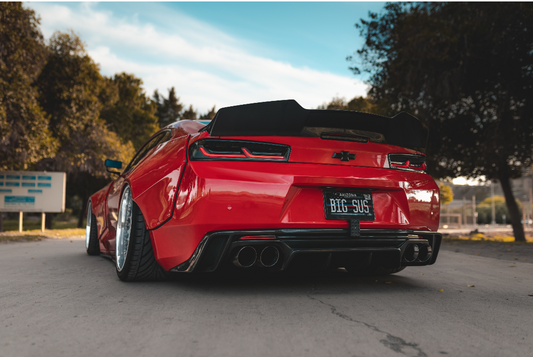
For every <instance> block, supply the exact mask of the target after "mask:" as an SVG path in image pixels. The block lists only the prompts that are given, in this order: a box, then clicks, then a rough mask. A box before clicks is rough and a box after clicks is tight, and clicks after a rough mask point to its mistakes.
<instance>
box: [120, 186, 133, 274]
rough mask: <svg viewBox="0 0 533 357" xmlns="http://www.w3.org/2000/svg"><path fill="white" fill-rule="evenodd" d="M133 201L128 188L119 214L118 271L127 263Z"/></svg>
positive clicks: (123, 195)
mask: <svg viewBox="0 0 533 357" xmlns="http://www.w3.org/2000/svg"><path fill="white" fill-rule="evenodd" d="M132 213H133V200H132V199H131V190H130V188H129V186H126V188H125V189H124V192H123V194H122V200H121V202H120V209H119V212H118V223H117V236H116V260H117V269H118V270H119V271H121V270H122V269H123V268H124V264H125V262H126V256H127V253H128V247H129V243H130V233H131V228H132Z"/></svg>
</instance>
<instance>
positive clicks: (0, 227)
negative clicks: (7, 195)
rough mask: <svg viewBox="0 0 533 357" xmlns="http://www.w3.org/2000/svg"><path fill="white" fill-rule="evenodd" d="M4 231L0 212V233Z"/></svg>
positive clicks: (2, 214)
mask: <svg viewBox="0 0 533 357" xmlns="http://www.w3.org/2000/svg"><path fill="white" fill-rule="evenodd" d="M3 231H4V212H0V232H3Z"/></svg>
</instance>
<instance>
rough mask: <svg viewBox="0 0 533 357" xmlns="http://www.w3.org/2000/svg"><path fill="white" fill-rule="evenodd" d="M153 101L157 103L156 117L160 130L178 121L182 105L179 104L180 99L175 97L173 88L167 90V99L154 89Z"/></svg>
mask: <svg viewBox="0 0 533 357" xmlns="http://www.w3.org/2000/svg"><path fill="white" fill-rule="evenodd" d="M153 100H154V102H155V103H157V111H156V116H157V118H158V122H159V127H160V128H163V127H165V126H167V125H169V124H172V123H174V122H175V121H178V120H180V118H181V111H182V110H183V104H181V103H180V98H179V97H177V96H176V91H175V90H174V87H172V88H170V89H169V90H168V99H167V98H165V97H163V96H162V95H160V94H159V92H158V91H157V89H156V90H155V91H154V95H153Z"/></svg>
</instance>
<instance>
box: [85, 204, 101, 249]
mask: <svg viewBox="0 0 533 357" xmlns="http://www.w3.org/2000/svg"><path fill="white" fill-rule="evenodd" d="M85 250H86V251H87V254H89V255H99V254H100V244H99V243H98V232H97V230H96V217H95V215H94V214H93V204H92V202H91V201H90V200H89V204H88V205H87V226H86V227H85Z"/></svg>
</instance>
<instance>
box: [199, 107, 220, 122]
mask: <svg viewBox="0 0 533 357" xmlns="http://www.w3.org/2000/svg"><path fill="white" fill-rule="evenodd" d="M215 115H217V110H216V106H214V105H213V108H211V109H210V110H209V111H208V112H207V113H205V114H202V115H200V119H213V118H214V117H215Z"/></svg>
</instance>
